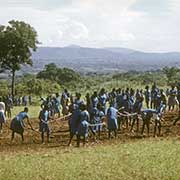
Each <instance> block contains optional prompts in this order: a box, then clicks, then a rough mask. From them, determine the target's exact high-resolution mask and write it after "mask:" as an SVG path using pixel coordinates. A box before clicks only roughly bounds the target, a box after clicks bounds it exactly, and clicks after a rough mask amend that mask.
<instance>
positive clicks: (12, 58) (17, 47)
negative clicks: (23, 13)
mask: <svg viewBox="0 0 180 180" xmlns="http://www.w3.org/2000/svg"><path fill="white" fill-rule="evenodd" d="M37 43H38V41H37V33H36V31H35V30H34V29H33V27H31V26H30V25H29V24H26V23H25V22H22V21H14V20H12V21H10V22H9V25H8V26H0V68H1V70H8V71H10V73H11V75H12V84H11V94H12V96H13V97H14V93H15V92H14V90H15V87H14V86H15V73H16V71H19V70H20V69H21V65H26V64H27V65H32V59H31V52H32V51H35V50H36V48H37V47H36V44H37Z"/></svg>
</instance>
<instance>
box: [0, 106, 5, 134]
mask: <svg viewBox="0 0 180 180" xmlns="http://www.w3.org/2000/svg"><path fill="white" fill-rule="evenodd" d="M4 110H5V104H4V103H3V102H0V134H1V133H2V125H3V123H5V122H6V117H5V115H4Z"/></svg>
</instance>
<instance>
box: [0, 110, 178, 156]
mask: <svg viewBox="0 0 180 180" xmlns="http://www.w3.org/2000/svg"><path fill="white" fill-rule="evenodd" d="M176 118H178V113H177V112H167V113H166V114H165V115H164V117H163V121H162V130H161V136H160V137H158V138H161V139H167V138H176V139H179V140H180V121H178V122H177V123H176V125H173V122H174V120H175V119H176ZM31 123H32V126H33V128H34V129H35V130H36V131H32V130H31V129H26V130H25V132H24V138H25V141H24V143H22V142H21V137H20V136H19V135H18V134H16V135H15V139H14V141H13V142H11V140H10V139H11V130H10V129H9V125H10V120H9V121H8V122H7V123H6V125H4V126H3V132H2V133H1V134H0V152H1V153H2V152H3V154H6V153H7V154H11V153H12V154H14V153H18V152H28V153H30V152H40V151H44V150H48V149H52V148H58V149H65V148H66V147H67V144H68V141H69V132H68V120H67V119H63V120H62V119H61V120H58V119H57V120H54V121H52V122H51V123H50V127H51V130H52V133H51V139H50V143H45V144H42V143H41V135H40V133H39V131H38V128H39V124H38V123H39V120H38V119H31ZM27 127H28V126H27ZM141 127H142V122H140V131H141ZM129 129H130V128H129ZM129 129H127V128H125V126H124V127H123V128H122V129H121V130H120V131H118V137H117V138H116V139H114V138H113V139H112V140H109V139H108V133H107V130H104V131H103V132H102V133H101V138H100V140H97V138H95V137H94V136H93V135H92V134H91V132H90V135H89V138H88V142H87V143H86V146H96V145H98V144H104V145H106V144H111V143H127V142H129V141H131V142H132V141H137V140H141V139H143V138H149V137H150V138H151V137H153V129H154V122H153V120H152V122H151V129H150V136H149V137H148V136H147V134H146V129H145V131H144V134H143V135H141V134H140V132H136V126H134V130H133V131H132V132H130V131H129ZM45 140H46V139H45ZM72 146H73V147H75V146H76V137H74V139H73V141H72Z"/></svg>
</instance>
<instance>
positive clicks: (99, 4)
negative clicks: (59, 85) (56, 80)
mask: <svg viewBox="0 0 180 180" xmlns="http://www.w3.org/2000/svg"><path fill="white" fill-rule="evenodd" d="M0 1H2V0H0ZM25 2H26V3H25ZM179 9H180V3H179V0H128V1H127V0H111V1H104V0H26V1H25V0H6V1H4V0H3V3H1V7H0V17H1V18H0V24H7V22H8V21H9V20H11V19H18V20H23V21H25V22H27V23H30V24H31V25H32V26H33V27H34V28H35V29H36V30H37V32H38V35H39V40H40V41H41V42H42V45H46V46H64V45H68V44H78V45H83V46H93V47H94V46H95V47H104V46H124V47H128V48H135V49H140V50H145V51H164V50H165V51H170V50H180V47H179V46H177V44H178V43H179V44H180V38H178V37H179V29H180V25H179V21H180V13H179Z"/></svg>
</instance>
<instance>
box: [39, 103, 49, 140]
mask: <svg viewBox="0 0 180 180" xmlns="http://www.w3.org/2000/svg"><path fill="white" fill-rule="evenodd" d="M39 120H40V122H39V131H40V132H41V139H42V143H44V133H45V132H46V133H47V142H48V143H49V136H50V128H49V125H48V124H49V120H50V111H49V108H48V106H47V105H46V106H44V107H43V109H42V110H41V111H40V113H39Z"/></svg>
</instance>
